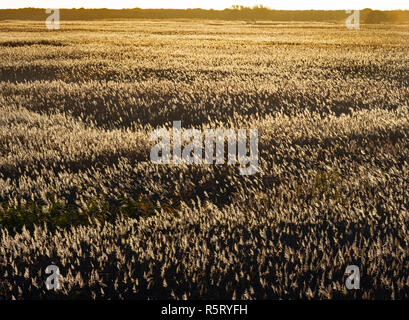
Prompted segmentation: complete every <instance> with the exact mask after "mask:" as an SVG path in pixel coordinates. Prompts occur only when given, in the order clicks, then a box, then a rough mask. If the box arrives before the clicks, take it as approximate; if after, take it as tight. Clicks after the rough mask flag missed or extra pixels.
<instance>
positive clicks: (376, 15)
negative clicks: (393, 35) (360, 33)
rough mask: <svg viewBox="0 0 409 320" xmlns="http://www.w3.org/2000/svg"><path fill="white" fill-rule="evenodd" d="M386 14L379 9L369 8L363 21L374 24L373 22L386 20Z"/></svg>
mask: <svg viewBox="0 0 409 320" xmlns="http://www.w3.org/2000/svg"><path fill="white" fill-rule="evenodd" d="M388 21H389V19H388V15H387V14H386V13H385V12H383V11H380V10H374V11H373V10H371V11H370V12H369V13H368V14H367V15H366V18H365V19H364V23H368V24H374V23H383V22H388Z"/></svg>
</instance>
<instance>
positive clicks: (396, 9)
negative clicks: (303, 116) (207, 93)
mask: <svg viewBox="0 0 409 320" xmlns="http://www.w3.org/2000/svg"><path fill="white" fill-rule="evenodd" d="M246 8H254V6H249V7H246ZM264 8H266V9H268V10H272V11H345V10H360V11H362V10H365V9H370V10H373V11H409V7H408V8H403V9H402V8H394V9H392V8H391V9H376V8H368V7H365V8H362V9H357V8H352V9H351V8H339V9H274V8H270V7H268V6H264ZM22 9H44V10H45V9H48V8H46V7H19V8H2V7H0V10H22ZM52 9H60V10H61V9H65V10H78V9H84V10H101V9H105V10H117V11H120V10H135V9H140V10H207V11H224V10H228V9H233V8H232V7H229V8H224V9H214V8H201V7H192V8H141V7H133V8H127V7H124V8H107V7H97V8H96V7H70V8H68V7H60V8H52Z"/></svg>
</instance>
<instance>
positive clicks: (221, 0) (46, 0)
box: [0, 0, 409, 10]
mask: <svg viewBox="0 0 409 320" xmlns="http://www.w3.org/2000/svg"><path fill="white" fill-rule="evenodd" d="M233 4H239V5H244V6H254V5H256V4H262V5H265V6H267V7H270V8H272V9H283V10H304V9H317V10H318V9H324V10H336V9H356V10H357V9H358V10H359V9H364V8H371V9H379V10H391V9H409V0H343V1H331V0H285V1H283V0H175V1H169V0H114V1H112V0H1V2H0V8H1V9H6V8H25V7H37V8H81V7H84V8H113V9H120V8H176V9H186V8H204V9H224V8H229V7H231V6H232V5H233Z"/></svg>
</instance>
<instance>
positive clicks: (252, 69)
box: [0, 20, 409, 299]
mask: <svg viewBox="0 0 409 320" xmlns="http://www.w3.org/2000/svg"><path fill="white" fill-rule="evenodd" d="M408 52H409V26H408V25H401V26H391V25H371V26H369V25H363V26H361V29H360V30H348V29H347V28H346V27H345V25H343V24H336V23H281V22H280V23H278V22H277V23H267V22H264V23H246V22H240V21H237V22H224V21H200V20H183V21H182V20H173V21H172V20H169V21H155V20H139V21H94V22H84V21H77V22H66V23H64V22H63V23H62V28H61V29H60V30H55V31H49V30H47V29H46V28H45V26H44V23H43V22H27V21H24V22H23V21H21V22H19V21H2V22H0V203H1V204H0V277H1V279H3V280H2V281H3V282H2V285H0V299H2V298H3V299H11V298H16V299H26V298H35V299H37V298H48V299H65V298H85V299H107V298H112V299H148V298H149V299H158V298H162V299H165V298H171V299H205V298H208V299H299V298H302V299H330V298H336V299H356V298H358V299H375V298H382V299H402V298H408V297H409V233H408V229H407V228H408V227H409V223H408V218H409V199H408V194H409V191H408V190H409V161H408V159H409V142H408V133H409V103H408V101H409V67H408V66H409V54H408ZM176 120H181V121H182V126H183V128H197V129H200V130H204V129H206V128H243V129H250V128H254V129H258V133H259V164H258V165H259V167H258V168H259V172H258V173H257V174H255V175H252V176H242V175H240V174H239V170H238V167H237V166H235V165H227V164H226V165H204V164H203V165H191V166H187V165H180V166H177V165H156V164H153V163H152V162H151V161H150V159H149V154H150V150H151V148H152V146H153V145H154V143H153V142H151V141H150V134H151V132H152V131H153V130H154V129H156V128H160V127H170V126H171V125H172V121H176ZM51 264H55V265H57V266H59V267H60V270H61V275H62V279H63V285H62V289H61V290H60V291H56V292H54V291H47V289H46V288H45V285H44V281H45V277H46V275H45V274H44V270H45V268H46V267H47V266H48V265H51ZM348 265H357V266H359V267H360V271H361V289H360V290H351V291H348V290H347V289H346V288H345V278H346V276H345V274H344V272H345V269H346V267H347V266H348Z"/></svg>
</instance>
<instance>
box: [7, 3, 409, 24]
mask: <svg viewBox="0 0 409 320" xmlns="http://www.w3.org/2000/svg"><path fill="white" fill-rule="evenodd" d="M45 16H46V14H45V9H38V8H24V9H3V10H0V20H44V19H45ZM347 17H348V14H347V13H346V12H345V10H332V11H326V10H272V9H269V8H267V7H264V6H254V7H244V6H238V5H234V6H232V7H231V8H228V9H224V10H206V9H140V8H135V9H121V10H115V9H84V8H81V9H62V10H61V19H62V20H103V19H209V20H243V21H266V20H267V21H317V22H324V21H342V20H345V19H346V18H347ZM361 22H362V23H396V24H405V23H409V11H408V10H406V11H403V10H394V11H379V10H371V9H364V10H361Z"/></svg>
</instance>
